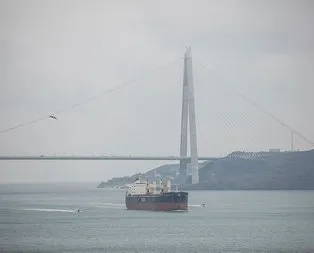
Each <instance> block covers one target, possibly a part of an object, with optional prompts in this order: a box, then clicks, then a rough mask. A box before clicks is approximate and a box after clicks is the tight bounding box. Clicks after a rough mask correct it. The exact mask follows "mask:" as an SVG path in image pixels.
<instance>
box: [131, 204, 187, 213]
mask: <svg viewBox="0 0 314 253" xmlns="http://www.w3.org/2000/svg"><path fill="white" fill-rule="evenodd" d="M126 207H127V209H130V210H152V211H175V210H188V204H187V203H138V204H135V203H126Z"/></svg>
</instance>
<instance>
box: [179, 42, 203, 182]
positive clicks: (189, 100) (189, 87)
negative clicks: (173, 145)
mask: <svg viewBox="0 0 314 253" xmlns="http://www.w3.org/2000/svg"><path fill="white" fill-rule="evenodd" d="M188 120H189V131H190V148H191V164H190V165H191V176H192V182H189V183H192V184H197V183H198V182H199V176H198V154H197V140H196V123H195V102H194V87H193V69H192V54H191V47H188V48H187V49H186V52H185V54H184V73H183V92H182V115H181V142H180V156H182V157H187V144H188ZM179 176H180V183H181V184H185V183H187V179H188V178H189V177H188V176H189V175H188V173H187V162H186V160H184V161H182V160H181V161H180V175H179Z"/></svg>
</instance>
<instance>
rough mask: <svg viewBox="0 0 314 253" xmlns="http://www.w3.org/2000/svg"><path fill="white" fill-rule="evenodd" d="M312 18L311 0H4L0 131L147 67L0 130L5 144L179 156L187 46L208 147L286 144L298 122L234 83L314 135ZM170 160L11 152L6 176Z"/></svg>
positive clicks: (139, 167)
mask: <svg viewBox="0 0 314 253" xmlns="http://www.w3.org/2000/svg"><path fill="white" fill-rule="evenodd" d="M313 24H314V1H311V0H308V1H300V0H295V1H288V0H286V1H280V0H278V1H252V0H247V1H231V0H230V1H221V0H220V1H218V0H217V1H208V0H204V1H200V0H193V1H192V0H191V1H182V0H180V1H179V0H170V1H169V0H168V1H163V0H159V1H149V0H145V1H144V0H142V1H139V0H133V1H129V0H124V1H122V0H118V1H105V0H103V1H93V0H92V1H82V0H75V1H74V0H73V1H67V0H62V1H61V0H54V1H42V0H37V1H33V0H24V1H22V0H20V1H15V0H0V116H1V120H0V130H1V129H5V128H8V127H11V126H15V125H16V124H20V123H25V122H28V121H30V120H33V119H36V118H38V117H41V116H45V115H49V114H52V113H54V112H56V111H58V110H62V109H65V108H67V107H69V106H71V105H73V104H75V103H78V102H81V101H83V100H85V99H88V98H89V97H92V96H96V95H99V94H100V93H101V92H103V91H105V90H106V89H110V88H114V87H116V86H117V85H120V84H121V83H123V82H125V81H128V80H131V79H132V78H134V77H138V76H142V79H141V80H140V81H137V82H134V83H132V84H130V85H128V86H126V87H125V88H121V89H119V90H116V91H115V92H113V93H110V94H107V95H103V96H101V97H100V98H98V99H96V100H94V101H92V102H90V103H88V104H85V105H83V106H80V107H77V108H74V109H71V110H69V111H67V112H65V113H63V114H60V115H57V116H58V120H57V121H55V120H52V119H48V118H47V120H43V121H41V122H38V123H36V124H32V125H29V126H26V127H23V128H19V129H16V130H14V131H11V132H5V133H0V154H1V155H7V154H21V155H27V154H47V155H49V154H50V155H52V154H55V153H56V154H68V155H71V154H77V155H80V154H84V155H88V154H98V155H99V154H115V155H129V154H131V155H178V154H179V140H180V116H181V115H180V114H181V93H182V75H183V69H182V68H183V60H182V57H183V55H184V50H185V46H188V45H190V46H192V54H193V61H194V63H193V64H194V65H193V67H194V88H195V100H196V113H197V138H198V149H199V154H200V155H210V156H216V155H225V154H227V153H228V152H231V151H234V150H253V151H259V150H267V149H268V148H281V149H290V132H289V131H287V130H285V129H283V128H282V127H280V126H278V124H276V123H274V121H273V120H270V119H269V118H267V117H266V116H264V115H263V114H262V113H261V112H259V111H258V110H257V109H256V108H254V107H253V106H252V105H250V104H249V103H248V102H246V101H244V100H243V99H241V98H239V97H238V96H237V95H236V94H235V93H234V92H233V91H232V90H230V89H228V88H226V87H227V86H225V82H226V83H227V84H228V85H230V86H231V87H233V88H234V89H236V90H237V91H238V92H241V93H243V94H245V95H246V96H248V97H250V98H251V99H252V100H254V101H255V102H257V103H259V104H261V105H262V106H263V107H264V108H265V109H266V110H268V111H269V112H271V113H273V114H275V115H276V116H277V117H279V118H281V119H282V120H284V121H285V122H286V123H287V124H289V125H291V126H292V127H294V128H295V129H297V130H298V131H300V132H301V133H303V134H304V135H305V136H307V137H308V138H309V139H311V140H314V131H313V125H314V117H313V108H314V100H313V94H314V71H313V69H314V29H313ZM165 64H168V65H165ZM203 65H205V66H207V68H204V66H203ZM159 66H163V68H160V69H159V70H157V71H152V70H153V69H155V68H157V67H159ZM295 148H300V149H309V148H313V147H311V146H310V145H308V144H307V143H305V142H304V141H302V140H300V139H298V138H296V139H295ZM161 164H163V162H136V161H124V162H121V161H103V162H87V161H86V162H70V161H69V162H48V161H47V162H13V161H8V162H0V168H1V170H0V182H12V181H99V180H105V179H108V178H110V177H112V176H121V175H129V174H132V173H134V172H140V171H146V170H148V169H151V168H154V167H155V166H156V165H161Z"/></svg>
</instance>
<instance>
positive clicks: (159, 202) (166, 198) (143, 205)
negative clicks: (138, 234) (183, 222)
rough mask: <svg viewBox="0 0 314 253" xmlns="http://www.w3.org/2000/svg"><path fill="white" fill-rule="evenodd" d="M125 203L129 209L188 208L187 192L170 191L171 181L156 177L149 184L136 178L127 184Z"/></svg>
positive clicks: (161, 209)
mask: <svg viewBox="0 0 314 253" xmlns="http://www.w3.org/2000/svg"><path fill="white" fill-rule="evenodd" d="M125 203H126V207H127V209H130V210H153V211H174V210H188V193H187V192H183V191H178V189H177V187H176V190H175V191H171V181H170V179H167V180H166V184H165V185H163V182H162V179H161V178H160V177H157V178H156V179H155V180H154V181H153V182H152V183H151V184H150V183H149V182H148V181H141V180H140V178H136V180H135V182H134V183H133V184H129V185H127V190H126V196H125Z"/></svg>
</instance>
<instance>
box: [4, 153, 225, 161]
mask: <svg viewBox="0 0 314 253" xmlns="http://www.w3.org/2000/svg"><path fill="white" fill-rule="evenodd" d="M217 159H219V158H218V157H207V156H204V157H198V160H200V161H209V160H217ZM0 160H89V161H90V160H94V161H100V160H138V161H140V160H143V161H158V160H160V161H184V160H186V161H187V162H190V160H191V157H182V156H108V155H105V156H43V155H41V156H0Z"/></svg>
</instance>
